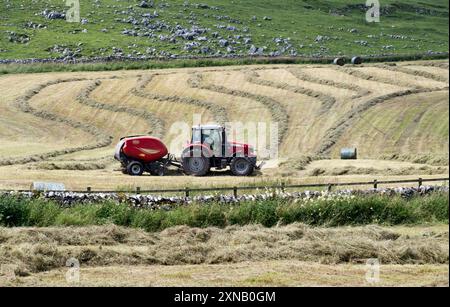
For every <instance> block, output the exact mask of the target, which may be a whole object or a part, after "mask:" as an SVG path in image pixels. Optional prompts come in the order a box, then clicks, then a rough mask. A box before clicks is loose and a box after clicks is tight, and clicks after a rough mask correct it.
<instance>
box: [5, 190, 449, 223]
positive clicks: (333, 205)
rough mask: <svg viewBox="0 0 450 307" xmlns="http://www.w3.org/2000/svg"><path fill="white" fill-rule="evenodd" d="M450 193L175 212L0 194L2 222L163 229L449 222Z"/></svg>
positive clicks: (261, 203) (205, 207) (184, 208)
mask: <svg viewBox="0 0 450 307" xmlns="http://www.w3.org/2000/svg"><path fill="white" fill-rule="evenodd" d="M448 216H449V201H448V193H434V194H431V195H427V196H417V197H413V198H409V199H406V198H402V197H399V196H396V197H389V196H380V195H374V196H366V197H351V198H334V199H315V200H309V201H298V202H293V201H283V200H280V199H271V200H265V201H254V202H244V203H241V204H232V205H231V204H218V203H212V204H192V205H184V206H178V207H176V208H173V209H172V210H169V211H168V210H164V209H158V210H149V209H136V208H133V207H130V206H128V205H126V204H118V203H114V202H103V203H92V204H83V205H81V204H80V205H75V206H72V207H61V206H60V205H58V204H57V203H55V202H53V201H48V200H43V199H26V198H21V197H10V196H1V197H0V226H7V227H15V226H37V227H48V226H87V225H105V224H115V225H118V226H128V227H135V228H142V229H145V230H147V231H160V230H163V229H166V228H169V227H172V226H177V225H187V226H191V227H200V228H203V227H209V226H216V227H225V226H229V225H247V224H261V225H264V226H266V227H272V226H275V225H277V224H291V223H296V222H301V223H305V224H309V225H317V226H318V225H326V226H343V225H367V224H382V225H398V224H417V223H433V222H441V223H442V222H444V223H448Z"/></svg>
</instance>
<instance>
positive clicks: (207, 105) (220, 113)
mask: <svg viewBox="0 0 450 307" xmlns="http://www.w3.org/2000/svg"><path fill="white" fill-rule="evenodd" d="M158 75H159V74H153V75H149V76H145V77H141V78H139V80H138V84H137V86H136V87H135V88H133V89H132V90H131V93H132V94H133V95H135V96H137V97H141V98H144V99H150V100H156V101H161V102H173V103H181V104H188V105H194V106H197V107H201V108H203V109H206V110H208V111H209V112H211V114H212V115H213V117H214V120H215V121H217V122H218V123H219V124H225V123H226V122H228V113H227V111H226V109H225V108H224V107H221V106H219V105H217V104H215V103H212V102H209V101H205V100H200V99H196V98H192V97H180V96H177V95H161V94H157V93H153V92H150V91H148V90H146V88H147V85H148V84H150V82H151V81H152V80H153V78H154V77H155V76H158Z"/></svg>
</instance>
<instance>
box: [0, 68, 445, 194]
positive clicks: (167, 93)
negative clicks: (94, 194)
mask: <svg viewBox="0 0 450 307" xmlns="http://www.w3.org/2000/svg"><path fill="white" fill-rule="evenodd" d="M448 84H449V80H448V61H425V62H404V63H398V64H396V65H392V64H366V65H363V66H360V67H359V66H358V67H356V66H355V67H354V66H345V67H334V66H325V65H276V66H274V65H272V66H271V65H268V66H246V67H226V68H198V69H173V70H152V71H116V72H77V73H42V74H18V75H5V76H1V77H0V91H1V93H2V97H1V101H0V142H1V144H2V146H1V147H0V156H1V158H0V188H7V189H18V188H22V189H24V188H25V189H26V188H29V187H30V184H31V183H32V182H33V181H53V182H63V183H64V184H65V185H66V187H67V188H69V189H85V188H86V187H87V186H90V187H92V188H93V189H97V190H102V189H107V190H110V189H129V188H134V187H135V186H140V187H142V188H144V189H146V188H148V189H152V188H163V187H164V188H167V187H169V186H170V187H175V186H176V187H184V186H186V185H190V186H192V185H193V186H215V185H216V186H219V185H227V184H228V183H229V176H228V174H226V173H225V174H224V173H219V174H216V175H215V176H212V177H211V178H208V180H204V178H191V177H186V176H183V175H177V174H174V175H173V176H168V177H149V176H144V177H141V178H131V177H129V176H126V175H123V174H122V173H121V172H120V171H119V165H118V163H116V162H115V161H114V160H113V159H112V155H113V148H114V145H115V144H116V142H117V140H118V139H119V138H120V137H122V136H125V135H134V134H151V135H154V136H158V137H161V138H162V139H163V140H164V142H165V143H167V144H170V143H171V141H172V140H174V138H176V137H177V133H174V132H173V131H170V127H171V125H172V124H173V123H174V122H178V121H184V122H186V123H188V125H191V124H193V116H194V114H200V115H201V117H202V122H203V123H207V122H216V123H217V122H218V123H222V122H227V121H233V122H236V121H238V122H244V123H245V122H248V121H253V122H265V123H270V122H274V121H275V122H278V125H279V140H280V145H279V158H280V161H281V164H280V166H279V167H274V164H273V163H268V164H267V167H266V168H265V169H264V170H263V171H262V173H261V174H259V175H258V176H255V177H250V178H239V179H235V180H234V183H236V184H241V183H242V184H244V183H245V184H249V183H251V184H255V183H267V182H274V181H278V180H287V181H288V182H290V183H303V182H337V181H341V182H342V181H351V180H359V179H364V180H371V179H374V178H378V179H386V178H389V179H397V178H417V177H418V176H419V175H420V176H422V177H430V176H431V177H433V176H446V175H448V145H449V141H448V135H449V122H448V116H449V104H448V99H449V93H448ZM349 146H354V147H357V148H358V149H359V158H360V160H358V161H340V160H338V158H339V150H340V148H342V147H349ZM175 154H177V152H175ZM310 162H311V163H310Z"/></svg>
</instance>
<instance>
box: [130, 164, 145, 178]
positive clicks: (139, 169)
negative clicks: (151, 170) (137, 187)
mask: <svg viewBox="0 0 450 307" xmlns="http://www.w3.org/2000/svg"><path fill="white" fill-rule="evenodd" d="M127 172H128V175H131V176H141V175H142V174H143V173H144V165H143V164H142V163H141V162H137V161H133V162H130V163H128V165H127Z"/></svg>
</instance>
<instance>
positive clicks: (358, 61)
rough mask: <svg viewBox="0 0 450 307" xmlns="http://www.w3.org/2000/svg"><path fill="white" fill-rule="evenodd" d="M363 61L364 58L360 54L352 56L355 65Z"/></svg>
mask: <svg viewBox="0 0 450 307" xmlns="http://www.w3.org/2000/svg"><path fill="white" fill-rule="evenodd" d="M362 62H363V60H362V58H361V57H359V56H355V57H353V58H352V64H353V65H361V64H362Z"/></svg>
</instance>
